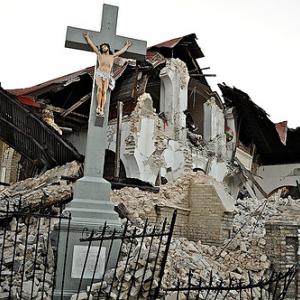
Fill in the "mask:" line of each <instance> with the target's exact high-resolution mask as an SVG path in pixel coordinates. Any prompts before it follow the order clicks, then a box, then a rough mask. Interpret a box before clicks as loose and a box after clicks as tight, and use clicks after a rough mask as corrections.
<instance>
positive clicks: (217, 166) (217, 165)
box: [208, 158, 228, 182]
mask: <svg viewBox="0 0 300 300" xmlns="http://www.w3.org/2000/svg"><path fill="white" fill-rule="evenodd" d="M227 171H228V169H227V163H226V162H218V161H217V159H216V158H214V159H213V160H212V162H211V167H210V170H209V172H208V175H210V176H212V177H214V178H215V179H216V180H217V181H218V182H222V181H223V179H224V177H225V175H226V174H227Z"/></svg>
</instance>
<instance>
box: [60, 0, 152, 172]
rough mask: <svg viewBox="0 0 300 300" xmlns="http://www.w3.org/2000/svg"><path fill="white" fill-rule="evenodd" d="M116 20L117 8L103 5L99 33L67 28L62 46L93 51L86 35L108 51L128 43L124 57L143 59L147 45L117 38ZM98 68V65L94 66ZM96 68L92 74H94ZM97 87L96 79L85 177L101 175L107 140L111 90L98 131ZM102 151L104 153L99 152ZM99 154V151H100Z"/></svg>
mask: <svg viewBox="0 0 300 300" xmlns="http://www.w3.org/2000/svg"><path fill="white" fill-rule="evenodd" d="M117 18H118V7H117V6H112V5H108V4H104V5H103V12H102V24H101V31H91V30H85V29H81V28H75V27H68V29H67V37H66V43H65V46H66V47H68V48H73V49H79V50H86V51H92V49H91V47H90V46H89V45H88V44H87V42H86V41H85V39H84V37H83V33H89V36H90V37H91V39H92V40H93V42H94V43H95V44H96V45H100V44H102V43H108V44H109V45H110V49H111V50H112V51H113V52H114V51H116V50H119V49H121V48H123V46H124V44H125V42H126V41H127V40H130V41H131V42H132V45H131V47H130V48H129V49H128V50H127V51H126V52H125V53H124V55H123V56H124V57H127V58H132V59H137V60H144V59H145V55H146V50H147V42H146V41H142V40H137V39H132V38H130V39H129V38H128V37H123V36H119V35H117V33H116V29H117ZM96 68H97V64H96ZM96 68H95V71H96ZM96 94H97V93H96V88H95V79H94V86H93V93H92V100H91V109H90V115H89V126H88V135H87V146H86V153H85V167H84V170H85V175H88V176H96V177H99V175H100V176H101V177H102V176H103V164H104V159H103V157H104V152H105V147H103V145H104V144H105V143H104V141H105V140H106V126H107V121H108V110H109V102H110V91H109V90H108V91H107V96H106V99H107V101H106V109H105V111H104V122H103V127H102V129H101V128H99V126H97V125H99V122H97V121H98V120H97V118H96V116H95V111H96V96H97V95H96ZM99 148H101V149H102V150H103V151H101V150H100V149H99ZM100 151H101V152H100Z"/></svg>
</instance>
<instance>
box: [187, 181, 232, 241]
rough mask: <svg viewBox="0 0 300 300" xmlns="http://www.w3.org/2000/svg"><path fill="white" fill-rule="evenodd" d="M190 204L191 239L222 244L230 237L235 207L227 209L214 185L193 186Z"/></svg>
mask: <svg viewBox="0 0 300 300" xmlns="http://www.w3.org/2000/svg"><path fill="white" fill-rule="evenodd" d="M189 202H190V209H191V213H190V215H189V225H190V226H189V239H191V240H194V241H197V240H201V241H202V242H203V243H207V244H215V245H218V244H222V243H223V242H224V240H225V239H226V238H228V236H230V231H231V227H232V221H233V206H232V209H230V210H228V208H226V207H225V205H224V199H222V198H221V197H220V195H219V194H218V190H217V189H216V186H215V185H213V184H201V185H200V184H191V187H190V193H189Z"/></svg>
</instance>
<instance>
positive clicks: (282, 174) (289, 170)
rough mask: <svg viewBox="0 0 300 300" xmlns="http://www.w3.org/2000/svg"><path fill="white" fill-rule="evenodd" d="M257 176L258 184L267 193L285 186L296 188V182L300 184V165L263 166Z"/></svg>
mask: <svg viewBox="0 0 300 300" xmlns="http://www.w3.org/2000/svg"><path fill="white" fill-rule="evenodd" d="M257 175H258V176H257V177H256V180H257V182H258V183H259V184H260V185H261V186H262V188H263V189H264V191H265V192H266V193H270V192H271V191H273V190H274V189H276V188H278V187H281V186H284V185H293V186H295V185H296V180H298V182H300V164H285V165H268V166H261V167H259V168H258V170H257ZM260 177H262V178H260ZM261 197H262V196H261Z"/></svg>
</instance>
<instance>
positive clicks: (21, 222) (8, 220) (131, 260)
mask: <svg viewBox="0 0 300 300" xmlns="http://www.w3.org/2000/svg"><path fill="white" fill-rule="evenodd" d="M61 212H62V208H59V207H50V208H49V207H48V208H45V207H44V206H43V204H42V203H41V205H40V206H39V207H34V208H32V207H27V208H22V206H21V204H19V205H13V206H12V205H11V203H9V202H7V208H6V209H5V208H3V206H2V209H0V295H1V299H53V297H54V294H55V292H54V291H55V282H56V278H55V276H56V274H57V272H56V270H61V273H62V274H63V276H62V277H61V278H60V280H61V286H62V289H61V294H59V295H58V296H55V297H54V298H55V299H66V295H64V286H65V283H66V277H65V274H66V261H67V259H68V258H67V257H66V256H67V253H68V251H67V248H66V249H65V254H64V253H62V255H63V257H64V260H63V263H62V264H60V265H58V263H57V255H56V251H57V249H58V243H59V239H60V234H61V232H62V230H61V226H62V224H64V225H63V226H64V228H65V231H66V232H67V237H68V235H69V232H70V222H71V217H70V216H65V215H62V214H61ZM170 221H171V222H170V223H168V222H167V220H166V219H165V220H164V222H163V223H162V224H160V225H149V224H148V222H147V221H146V222H145V223H143V224H139V225H138V226H134V225H132V224H131V223H130V222H129V221H126V222H125V223H124V224H123V226H122V229H119V230H117V229H111V228H110V227H109V226H108V225H107V224H104V225H103V226H102V228H100V229H99V230H98V231H94V230H93V231H88V230H87V229H84V230H83V232H82V235H81V236H80V239H79V240H78V243H79V245H80V244H81V243H82V245H85V248H86V253H85V255H84V256H83V257H82V258H81V260H82V262H83V264H82V266H81V270H80V276H79V280H78V285H77V286H76V290H75V291H74V293H73V298H72V299H77V300H78V299H93V300H95V299H164V297H166V296H167V295H171V296H172V299H207V300H208V299H216V300H218V299H249V300H254V299H256V300H258V299H276V300H281V299H286V298H287V297H286V294H287V291H288V288H289V285H290V283H291V282H292V280H293V279H294V276H295V272H296V267H293V268H291V269H289V270H288V271H287V272H286V273H275V272H273V273H271V274H270V276H269V277H268V278H266V277H264V279H261V280H258V281H255V280H254V279H253V278H252V276H251V275H250V274H249V276H248V279H247V281H242V280H239V281H236V280H233V279H231V278H230V277H229V278H228V280H226V281H221V280H219V281H216V276H215V275H216V274H213V273H212V272H211V273H210V279H209V280H208V281H203V280H202V281H201V280H197V279H196V278H195V276H194V275H193V271H190V272H189V274H188V275H189V276H188V283H187V284H183V283H181V281H180V279H178V283H177V284H175V285H174V286H173V287H172V288H171V287H170V288H162V279H163V276H164V271H165V265H166V261H167V257H168V252H169V247H170V244H171V239H172V235H173V230H174V226H175V221H176V211H175V212H174V214H173V217H172V220H170ZM55 228H56V230H54V229H55ZM55 233H56V234H55ZM67 240H68V238H67ZM104 245H105V247H104ZM107 245H108V246H107ZM95 246H96V247H95ZM104 248H105V249H106V250H105V253H103V251H102V250H103V249H104ZM95 249H96V251H95ZM116 249H117V251H115V250H116ZM112 256H115V257H114V265H113V266H112V265H111V263H110V260H111V258H112ZM182 259H184V257H183V258H182ZM87 274H89V276H87ZM87 278H88V280H87Z"/></svg>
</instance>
